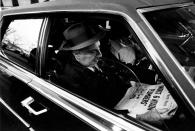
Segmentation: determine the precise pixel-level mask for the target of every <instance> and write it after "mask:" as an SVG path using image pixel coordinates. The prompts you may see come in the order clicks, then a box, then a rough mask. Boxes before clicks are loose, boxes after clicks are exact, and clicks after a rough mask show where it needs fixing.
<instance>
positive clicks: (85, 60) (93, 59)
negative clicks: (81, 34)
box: [73, 41, 102, 67]
mask: <svg viewBox="0 0 195 131" xmlns="http://www.w3.org/2000/svg"><path fill="white" fill-rule="evenodd" d="M73 54H74V56H75V58H76V60H77V61H78V62H79V63H80V64H82V65H83V66H86V67H93V66H94V65H95V64H97V62H98V60H99V58H100V57H102V53H101V51H100V41H97V42H96V43H94V44H93V45H91V46H89V47H87V48H85V49H82V50H80V51H76V52H75V53H73Z"/></svg>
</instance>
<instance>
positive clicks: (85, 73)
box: [57, 60, 128, 108]
mask: <svg viewBox="0 0 195 131" xmlns="http://www.w3.org/2000/svg"><path fill="white" fill-rule="evenodd" d="M57 81H58V83H59V84H60V85H61V86H63V87H64V88H66V89H68V90H70V91H72V92H74V93H76V94H78V95H80V96H83V97H84V98H87V99H89V100H91V101H93V102H95V103H98V104H99V105H102V106H105V107H108V108H113V107H114V106H115V105H116V104H117V103H118V102H119V101H120V99H121V98H122V97H123V96H124V94H125V93H126V90H127V88H128V87H127V85H123V83H121V82H120V80H119V79H118V78H117V77H115V76H108V75H105V74H104V73H97V72H93V71H91V70H90V69H88V68H86V67H84V66H82V65H81V64H79V63H78V62H77V61H76V60H72V61H70V62H68V63H66V65H65V66H64V69H63V71H62V72H61V73H59V74H58V75H57Z"/></svg>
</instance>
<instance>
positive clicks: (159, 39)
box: [137, 3, 195, 111]
mask: <svg viewBox="0 0 195 131" xmlns="http://www.w3.org/2000/svg"><path fill="white" fill-rule="evenodd" d="M189 5H192V3H188V4H185V5H183V6H189ZM163 7H164V8H163ZM163 7H162V8H161V9H166V7H167V8H173V7H182V5H181V4H179V6H178V5H177V4H176V5H170V6H163ZM154 9H157V10H158V8H157V7H155V8H152V11H154ZM147 11H151V10H150V9H149V8H147V9H137V12H138V14H139V16H140V17H141V19H142V20H143V21H144V23H145V24H146V25H147V27H148V28H149V29H150V30H151V32H152V34H153V35H154V36H155V37H156V38H157V40H158V42H159V43H160V45H161V46H162V47H163V48H164V50H165V51H166V53H167V54H168V55H169V56H170V58H171V59H172V60H173V61H174V63H175V64H176V66H177V68H178V69H179V70H180V72H182V74H183V76H184V77H185V78H186V79H187V80H188V82H189V83H190V85H191V86H192V87H193V88H194V87H195V84H194V82H193V81H192V79H191V78H190V76H189V75H187V74H186V72H185V70H184V69H183V68H182V67H181V66H180V64H179V62H178V61H177V60H176V58H175V57H174V56H173V55H172V53H171V52H170V51H169V49H168V48H167V47H166V46H165V44H164V42H163V41H162V39H161V38H160V36H159V35H158V34H157V32H156V31H155V30H154V29H153V27H152V26H151V25H150V23H149V22H148V21H147V20H146V18H145V17H144V16H143V14H142V13H144V12H147ZM151 49H152V50H153V51H154V48H153V47H152V46H150V50H151ZM155 52H156V51H155ZM156 55H157V52H156ZM151 56H152V55H151ZM157 56H158V60H160V61H161V63H162V64H163V66H164V67H165V69H166V71H167V74H168V75H169V76H170V78H171V79H172V81H174V83H175V84H176V86H177V87H178V88H179V90H180V91H181V92H182V94H183V95H184V97H185V99H186V100H187V101H188V102H189V104H190V106H191V107H192V108H193V110H194V111H195V106H194V105H193V103H192V102H191V100H190V99H189V98H188V97H187V95H186V93H185V92H184V90H183V88H182V87H181V86H180V84H179V83H178V82H177V80H176V79H175V78H174V77H173V75H172V74H171V72H170V71H169V69H168V68H167V66H166V65H165V63H164V62H163V61H162V59H161V58H160V57H159V55H157Z"/></svg>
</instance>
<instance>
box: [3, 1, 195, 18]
mask: <svg viewBox="0 0 195 131" xmlns="http://www.w3.org/2000/svg"><path fill="white" fill-rule="evenodd" d="M187 2H193V0H52V1H48V2H41V3H36V4H31V5H27V6H18V7H13V8H11V9H6V10H3V11H2V12H1V15H2V16H3V15H11V14H21V13H22V14H25V13H40V12H52V11H66V10H68V11H71V10H72V11H73V10H74V11H75V10H77V11H87V12H90V11H91V12H102V11H105V12H106V11H110V12H113V13H116V12H123V13H126V14H130V16H132V18H133V19H134V20H135V21H138V19H137V12H136V9H137V8H144V7H153V6H160V5H170V4H182V3H187ZM136 19H137V20H136Z"/></svg>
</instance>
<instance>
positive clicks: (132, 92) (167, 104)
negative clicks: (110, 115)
mask: <svg viewBox="0 0 195 131" xmlns="http://www.w3.org/2000/svg"><path fill="white" fill-rule="evenodd" d="M132 85H133V86H132V87H130V88H129V89H128V90H127V92H126V94H125V95H124V97H123V98H122V99H121V100H120V101H119V103H118V104H117V105H116V106H115V109H117V110H128V111H129V113H128V115H129V116H132V117H134V118H138V119H140V120H145V121H150V122H154V121H160V120H164V119H170V118H171V117H172V116H173V115H174V114H175V112H176V109H177V104H176V102H175V100H174V99H173V97H172V96H171V94H170V93H169V91H168V90H167V88H166V87H165V86H164V84H158V85H146V84H141V85H137V84H136V83H135V84H132Z"/></svg>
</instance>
